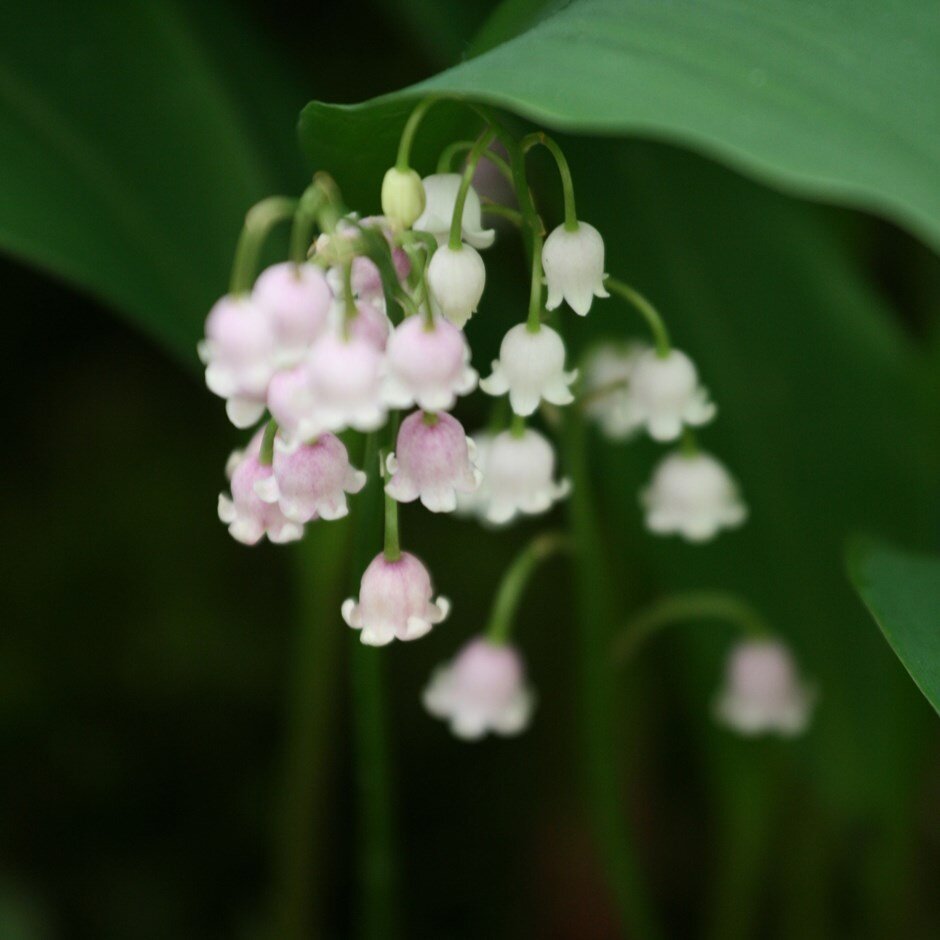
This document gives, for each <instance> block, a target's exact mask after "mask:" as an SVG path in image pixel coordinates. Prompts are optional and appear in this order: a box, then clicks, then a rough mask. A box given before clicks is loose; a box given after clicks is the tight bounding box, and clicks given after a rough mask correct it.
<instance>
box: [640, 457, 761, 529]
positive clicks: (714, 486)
mask: <svg viewBox="0 0 940 940" xmlns="http://www.w3.org/2000/svg"><path fill="white" fill-rule="evenodd" d="M640 499H641V502H642V504H643V506H644V508H645V510H646V526H647V528H648V529H649V530H650V531H651V532H655V533H656V534H657V535H670V534H676V535H681V536H682V537H683V538H684V539H686V540H687V541H689V542H707V541H709V540H710V539H712V538H714V537H715V536H716V535H717V534H718V532H719V531H720V530H721V529H731V528H734V527H735V526H739V525H741V523H742V522H744V520H745V519H746V518H747V507H746V506H745V505H744V502H743V501H742V499H741V497H740V495H739V493H738V487H737V484H736V483H735V481H734V480H733V479H732V477H731V475H730V474H729V473H728V471H727V470H726V469H725V467H724V466H723V465H722V464H721V463H720V462H719V461H718V460H716V459H715V458H714V457H712V456H711V455H710V454H703V453H696V454H683V453H681V452H676V453H673V454H669V455H668V456H667V457H665V458H663V460H662V461H661V462H660V463H659V465H658V466H657V467H656V469H655V470H654V471H653V479H652V481H651V482H650V485H649V486H648V487H647V488H646V489H645V490H644V491H643V493H642V494H641V497H640Z"/></svg>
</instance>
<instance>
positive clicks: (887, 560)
mask: <svg viewBox="0 0 940 940" xmlns="http://www.w3.org/2000/svg"><path fill="white" fill-rule="evenodd" d="M848 567H849V577H850V578H851V579H852V583H853V584H854V585H855V589H856V590H857V591H858V593H859V596H860V597H861V598H862V600H863V601H864V602H865V606H866V607H867V608H868V610H869V612H870V613H871V615H872V617H874V618H875V622H876V623H877V624H878V626H879V627H880V628H881V632H882V633H883V634H884V636H885V639H886V640H887V641H888V643H889V644H890V645H891V648H892V649H893V650H894V652H895V653H897V656H898V659H900V660H901V662H902V663H903V664H904V668H905V669H907V671H908V672H909V673H910V674H911V678H912V679H913V680H914V682H916V683H917V687H918V688H919V689H920V690H921V692H923V693H924V695H925V696H926V697H927V700H928V701H929V702H930V704H931V705H933V707H934V708H935V709H936V710H937V711H938V712H940V558H938V557H937V556H935V555H923V554H919V553H914V552H909V551H905V550H902V549H899V548H895V547H894V546H892V545H888V544H886V543H883V542H874V541H859V542H857V543H856V544H854V545H852V546H851V547H850V548H849V551H848Z"/></svg>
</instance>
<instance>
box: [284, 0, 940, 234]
mask: <svg viewBox="0 0 940 940" xmlns="http://www.w3.org/2000/svg"><path fill="white" fill-rule="evenodd" d="M510 19H513V18H510ZM493 41H494V36H493V35H490V34H489V33H488V35H487V37H486V40H485V42H484V44H483V45H484V46H487V45H490V44H491V43H492V42H493ZM431 93H441V94H447V95H453V96H455V97H463V98H468V99H473V100H476V101H481V102H488V103H490V104H495V105H499V106H501V107H504V108H506V109H508V110H511V111H514V112H516V113H517V114H520V115H522V116H524V117H527V118H531V119H532V120H535V121H538V122H540V123H542V124H544V125H546V126H547V127H549V128H554V129H556V130H564V131H568V132H571V133H581V134H604V135H627V134H629V135H639V136H645V137H650V138H657V139H662V140H668V141H674V142H677V143H680V144H682V145H684V146H688V147H692V148H695V149H697V150H699V151H701V152H703V153H706V154H709V155H712V156H716V157H719V158H720V159H722V160H724V161H726V162H728V163H730V164H731V165H733V166H735V167H737V168H739V169H742V170H745V171H747V172H749V173H751V174H753V175H755V176H756V177H758V178H759V179H761V180H764V181H767V182H770V183H773V184H775V185H778V186H780V187H782V188H785V189H787V190H789V191H792V192H795V193H800V194H804V195H810V196H813V197H817V198H819V199H823V200H826V201H832V202H838V203H844V204H847V205H852V206H858V207H861V208H864V209H868V210H872V211H875V212H878V213H882V214H884V215H886V216H887V217H889V218H892V219H894V220H896V221H898V222H900V223H901V224H903V225H906V226H909V227H910V228H911V229H912V230H913V231H915V232H916V233H917V234H918V235H919V236H920V237H922V238H924V239H925V240H927V241H929V242H930V243H932V244H933V245H934V247H937V246H940V186H938V185H937V176H936V167H937V165H938V164H940V108H938V107H937V104H936V102H937V100H938V98H940V17H938V16H937V15H936V11H935V10H934V9H933V7H932V5H931V4H928V3H922V2H918V0H902V2H897V3H893V4H890V5H885V4H884V3H881V2H878V0H837V2H832V3H825V4H822V3H818V2H815V0H802V2H794V0H766V2H763V3H753V2H750V0H673V2H670V3H653V2H649V0H573V2H571V3H569V4H557V5H552V6H551V7H550V8H549V9H548V10H547V11H546V12H545V13H544V14H543V15H542V16H540V17H538V18H537V19H536V20H535V22H534V24H533V25H532V26H531V28H530V29H528V30H527V31H526V32H523V33H521V34H520V35H518V36H516V37H515V38H512V39H510V40H509V41H507V42H505V43H503V44H502V45H499V46H496V47H495V48H492V49H491V50H490V51H488V52H485V53H484V54H482V55H480V56H478V57H477V58H475V59H471V60H470V61H467V62H463V63H461V64H459V65H457V66H456V67H454V68H452V69H450V70H448V71H446V72H443V73H441V74H440V75H437V76H435V77H434V78H432V79H430V80H428V81H426V82H422V83H421V84H419V85H416V86H413V87H411V88H409V89H406V90H404V91H402V92H398V93H396V94H393V95H389V96H385V97H383V98H379V99H376V100H374V101H372V102H369V103H367V104H365V105H360V106H355V107H341V108H340V107H331V106H328V105H324V104H320V103H317V102H314V103H311V104H310V105H309V106H308V107H307V108H306V109H305V111H304V113H303V115H302V117H301V124H300V132H301V138H302V141H303V144H304V146H305V148H306V150H307V152H308V154H309V155H310V156H311V157H312V158H313V159H314V161H315V162H316V163H318V164H324V165H331V166H335V165H337V159H336V158H337V157H339V156H340V155H341V154H343V155H348V154H349V151H347V150H344V149H343V148H344V146H345V142H346V141H347V140H348V137H347V135H346V132H345V131H344V130H343V128H342V126H343V125H349V124H352V125H357V126H359V127H360V128H363V127H364V126H368V128H369V130H368V134H369V135H373V136H370V137H368V139H366V136H363V137H362V138H361V140H362V144H363V145H364V146H368V147H371V148H378V147H382V148H385V149H384V157H385V160H386V161H390V160H391V157H392V154H393V152H394V151H393V149H392V147H393V145H391V146H390V142H391V140H392V139H393V138H394V136H395V134H396V133H397V130H398V129H399V128H400V126H401V123H402V121H403V119H404V113H405V112H406V111H407V110H408V109H409V107H410V106H411V105H412V104H413V102H414V101H415V99H417V98H419V97H422V96H425V95H428V94H431Z"/></svg>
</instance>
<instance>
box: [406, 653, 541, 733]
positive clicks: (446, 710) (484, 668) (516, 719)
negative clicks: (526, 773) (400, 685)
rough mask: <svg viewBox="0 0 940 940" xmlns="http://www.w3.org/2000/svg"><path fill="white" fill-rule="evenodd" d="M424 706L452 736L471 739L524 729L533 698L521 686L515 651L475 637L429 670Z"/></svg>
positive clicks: (523, 679)
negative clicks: (446, 726)
mask: <svg viewBox="0 0 940 940" xmlns="http://www.w3.org/2000/svg"><path fill="white" fill-rule="evenodd" d="M423 702H424V707H425V709H427V711H428V712H429V713H430V714H431V715H433V716H434V717H435V718H442V719H443V720H444V721H446V722H448V723H449V725H450V730H451V732H452V733H453V734H454V735H455V736H456V737H458V738H463V739H465V740H476V739H479V738H482V737H483V736H484V735H485V734H486V733H487V732H490V731H491V732H493V733H495V734H500V735H514V734H519V733H520V732H521V731H524V730H525V728H526V727H527V726H528V724H529V720H530V718H531V716H532V710H533V707H534V704H535V697H534V695H533V694H532V691H531V689H530V688H529V687H528V685H527V684H526V677H525V667H524V665H523V662H522V657H521V656H520V655H519V653H518V651H517V650H516V649H515V648H514V647H512V646H507V645H504V644H496V643H490V642H489V641H488V640H486V639H485V638H484V637H476V638H475V639H473V640H471V641H470V642H469V643H467V644H466V645H465V646H464V647H463V648H462V649H460V650H459V651H458V653H457V655H456V656H455V657H454V658H453V660H451V662H449V663H447V664H446V665H443V666H439V667H438V668H437V669H436V670H435V671H434V673H433V674H432V676H431V681H430V682H429V683H428V686H427V688H425V690H424V695H423Z"/></svg>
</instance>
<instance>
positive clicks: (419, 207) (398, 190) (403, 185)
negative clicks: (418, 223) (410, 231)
mask: <svg viewBox="0 0 940 940" xmlns="http://www.w3.org/2000/svg"><path fill="white" fill-rule="evenodd" d="M424 204H425V195H424V186H422V185H421V177H420V176H418V174H417V173H416V172H415V171H414V170H412V169H410V168H409V169H406V170H399V169H398V167H395V166H393V167H392V168H391V169H390V170H388V172H386V174H385V178H384V179H383V180H382V213H383V214H384V215H385V217H386V218H387V219H388V220H389V222H391V223H392V224H393V225H397V226H399V227H400V228H410V227H411V226H412V225H413V224H414V222H415V220H416V219H417V218H418V217H419V216H420V215H421V213H422V212H423V211H424Z"/></svg>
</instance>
